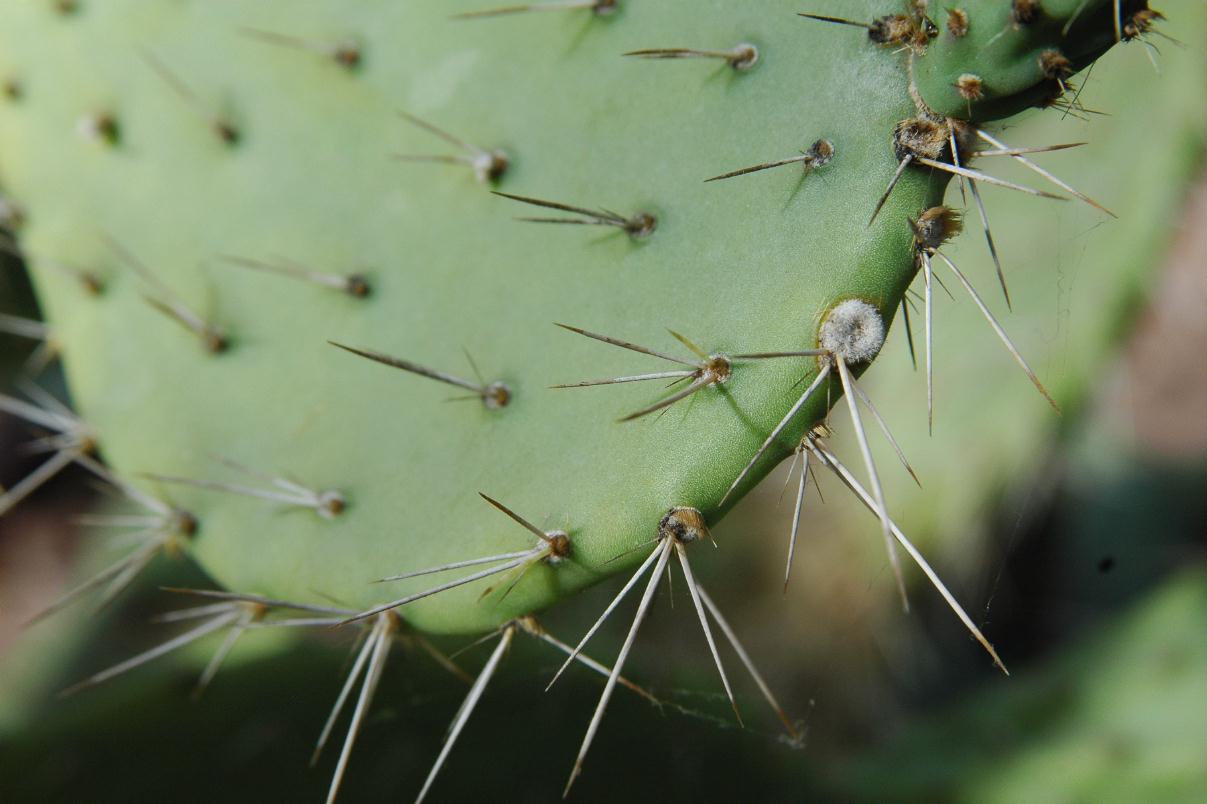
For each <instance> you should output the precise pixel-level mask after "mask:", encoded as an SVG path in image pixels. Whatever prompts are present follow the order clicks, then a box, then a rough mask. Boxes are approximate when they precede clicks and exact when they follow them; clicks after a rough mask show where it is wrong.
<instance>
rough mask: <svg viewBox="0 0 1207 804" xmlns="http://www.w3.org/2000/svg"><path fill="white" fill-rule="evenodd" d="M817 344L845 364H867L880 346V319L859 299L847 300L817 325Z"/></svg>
mask: <svg viewBox="0 0 1207 804" xmlns="http://www.w3.org/2000/svg"><path fill="white" fill-rule="evenodd" d="M817 341H818V343H819V344H820V345H821V348H823V349H826V350H829V351H831V352H833V353H834V354H836V355H838V356H839V357H841V358H842V359H843V360H844V361H845V362H847V363H867V362H868V361H870V360H871V359H872V358H874V357H875V356H876V355H878V354H880V347H881V346H883V345H884V319H883V318H881V317H880V311H878V310H877V309H876V308H875V307H873V306H872V305H870V304H868V303H867V302H865V301H863V300H862V299H847V300H846V301H844V302H842V303H841V304H838V305H837V306H835V307H834V309H832V310H830V313H829V315H827V316H826V320H825V321H823V322H821V330H820V331H819V332H818V333H817Z"/></svg>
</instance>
